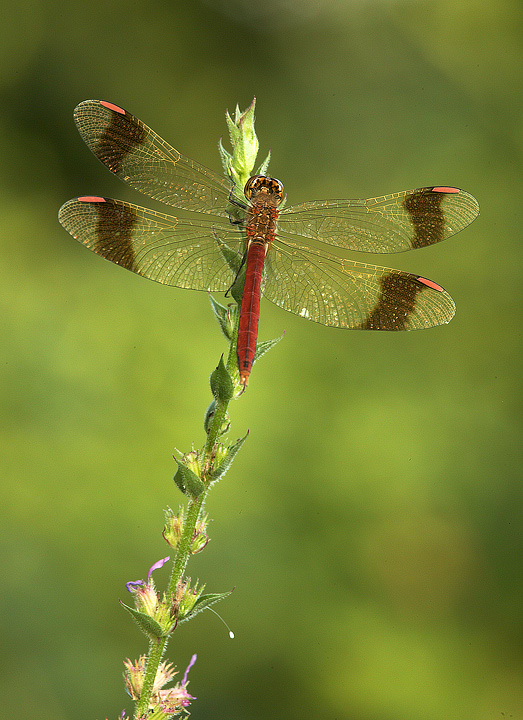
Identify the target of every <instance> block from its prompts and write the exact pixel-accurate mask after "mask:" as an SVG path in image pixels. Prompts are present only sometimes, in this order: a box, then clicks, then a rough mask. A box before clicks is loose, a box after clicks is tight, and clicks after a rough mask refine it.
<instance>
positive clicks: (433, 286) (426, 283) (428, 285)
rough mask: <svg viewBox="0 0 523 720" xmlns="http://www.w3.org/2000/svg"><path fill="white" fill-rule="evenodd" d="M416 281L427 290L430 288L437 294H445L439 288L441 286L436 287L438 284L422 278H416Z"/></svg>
mask: <svg viewBox="0 0 523 720" xmlns="http://www.w3.org/2000/svg"><path fill="white" fill-rule="evenodd" d="M418 281H419V282H420V283H423V284H424V285H426V286H427V287H429V288H432V289H433V290H437V291H438V292H445V290H444V289H443V288H442V287H441V285H438V283H435V282H433V281H432V280H428V279H427V278H424V277H418Z"/></svg>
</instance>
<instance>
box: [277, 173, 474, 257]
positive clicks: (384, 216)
mask: <svg viewBox="0 0 523 720" xmlns="http://www.w3.org/2000/svg"><path fill="white" fill-rule="evenodd" d="M478 215H479V205H478V202H477V200H476V199H475V198H474V197H472V195H469V194H468V193H466V192H465V191H464V190H459V189H458V188H451V187H426V188H418V189H417V190H408V191H406V192H399V193H394V194H392V195H385V196H383V197H378V198H371V199H369V200H324V201H319V202H307V203H303V204H301V205H293V206H291V207H288V208H285V209H284V210H282V211H281V213H280V219H279V226H280V227H281V229H282V230H285V231H287V232H292V233H294V234H296V235H302V236H304V237H310V238H315V239H316V240H320V241H321V242H324V243H326V244H328V245H335V246H336V247H340V248H345V249H347V250H360V251H363V252H374V253H389V252H401V251H404V250H411V249H412V248H418V247H425V246H426V245H433V244H434V243H437V242H440V241H441V240H445V239H446V238H448V237H450V236H451V235H455V234H456V233H457V232H459V231H460V230H463V228H465V227H467V225H470V223H471V222H472V221H473V220H474V219H475V218H476V217H477V216H478Z"/></svg>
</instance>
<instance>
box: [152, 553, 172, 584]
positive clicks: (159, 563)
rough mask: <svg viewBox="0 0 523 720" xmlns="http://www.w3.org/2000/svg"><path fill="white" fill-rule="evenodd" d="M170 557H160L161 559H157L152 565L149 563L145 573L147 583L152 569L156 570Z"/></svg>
mask: <svg viewBox="0 0 523 720" xmlns="http://www.w3.org/2000/svg"><path fill="white" fill-rule="evenodd" d="M170 559H171V558H170V557H169V556H167V557H165V558H162V559H161V560H158V562H155V563H154V565H151V567H150V568H149V572H148V573H147V584H149V580H150V579H151V575H152V574H153V571H154V570H158V569H159V568H161V567H162V566H163V565H165V563H166V562H169V560H170Z"/></svg>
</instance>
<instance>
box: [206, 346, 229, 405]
mask: <svg viewBox="0 0 523 720" xmlns="http://www.w3.org/2000/svg"><path fill="white" fill-rule="evenodd" d="M210 382H211V392H212V394H213V395H214V398H215V399H216V401H217V402H229V400H230V399H231V398H232V396H233V394H234V385H233V382H232V378H231V376H230V375H229V373H228V372H227V368H226V367H225V365H224V362H223V355H222V357H221V358H220V362H219V363H218V366H217V368H216V370H214V371H213V372H212V374H211V380H210Z"/></svg>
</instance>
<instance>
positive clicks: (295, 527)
mask: <svg viewBox="0 0 523 720" xmlns="http://www.w3.org/2000/svg"><path fill="white" fill-rule="evenodd" d="M3 15H4V16H3V19H2V27H1V30H0V37H1V44H0V70H1V72H0V92H1V108H0V113H1V114H0V150H1V154H0V157H1V164H0V184H1V188H2V198H3V201H2V203H1V206H0V218H1V219H0V222H1V241H0V253H1V256H0V273H1V291H0V292H1V311H0V323H1V337H2V346H3V348H2V356H3V357H2V363H1V367H2V373H1V380H2V440H1V450H0V452H1V459H2V463H1V466H2V475H3V478H4V479H3V482H2V493H3V497H2V510H3V512H2V521H1V525H0V528H1V530H0V532H1V539H2V546H3V551H2V560H3V564H4V569H3V572H2V577H3V583H2V585H3V587H2V592H1V596H2V612H1V617H2V635H3V638H2V641H1V642H2V653H1V655H2V665H3V667H2V670H1V674H0V683H1V685H2V698H3V701H2V705H3V713H2V714H3V715H4V717H6V718H7V717H13V716H15V717H20V718H29V717H35V718H36V717H37V718H39V720H51V719H52V720H73V718H74V720H82V719H84V718H85V719H86V720H87V719H93V718H98V719H99V720H101V719H102V718H105V717H109V718H115V717H116V716H117V715H118V713H119V712H120V711H121V709H122V708H123V707H127V708H128V709H129V710H130V709H131V708H132V703H131V701H130V699H129V698H127V696H126V695H125V694H124V691H123V687H122V682H121V672H122V667H123V666H122V660H123V659H124V658H125V657H126V656H129V657H131V658H135V657H137V656H138V655H139V654H140V652H142V651H143V650H144V648H145V642H144V639H143V638H142V636H141V635H140V633H139V631H138V629H137V628H136V626H135V625H133V624H132V622H131V621H130V619H129V618H128V616H127V615H126V614H125V613H124V612H123V611H122V609H121V608H120V607H119V605H118V602H117V599H118V597H122V598H123V599H124V600H125V599H126V592H125V585H124V583H125V582H126V581H127V580H135V579H137V578H140V577H144V575H145V573H146V572H147V569H148V567H149V566H150V565H151V564H152V563H153V562H154V561H155V560H157V559H158V558H160V557H162V556H163V555H165V554H167V553H166V546H165V544H164V542H163V540H162V538H161V534H160V533H161V529H162V524H163V508H164V507H166V506H167V505H171V506H173V507H177V505H178V502H179V498H180V496H179V494H178V493H177V491H176V489H175V486H174V484H173V483H172V480H171V478H172V475H173V472H174V463H173V460H172V453H173V452H174V448H175V447H177V448H179V449H181V450H184V451H187V450H189V449H190V447H191V443H193V442H194V443H195V445H196V446H197V447H199V446H201V445H202V444H203V430H202V418H203V413H204V410H205V408H206V407H207V404H208V403H209V400H210V393H209V389H208V376H209V374H210V372H211V371H212V369H213V367H214V366H215V365H216V363H217V361H218V359H219V356H220V354H221V353H222V352H223V351H224V349H225V344H224V342H223V339H222V338H221V335H220V333H219V330H218V328H217V326H216V324H215V322H214V320H213V317H212V314H211V311H210V307H209V303H208V300H207V298H206V296H205V294H204V293H194V292H189V291H183V290H176V289H172V288H165V287H162V286H160V285H157V284H155V283H152V282H147V281H145V280H143V279H142V278H140V277H138V276H135V275H133V274H131V273H127V272H124V271H122V270H120V269H118V268H116V267H115V266H114V265H112V264H110V263H107V262H104V261H102V260H101V259H100V258H98V257H96V256H95V255H94V254H92V253H89V252H87V251H86V250H85V249H84V248H83V247H81V246H80V245H79V244H77V243H75V242H74V240H72V238H71V237H70V236H69V235H67V234H66V233H65V231H64V230H63V229H62V228H61V227H60V226H59V225H58V223H57V220H56V213H57V211H58V208H59V206H60V205H61V204H62V203H63V202H64V201H65V200H67V199H68V198H70V197H73V196H75V195H79V194H103V195H109V196H115V197H119V198H123V199H128V200H132V201H134V202H136V201H138V202H139V203H140V202H145V201H143V199H142V198H140V197H139V196H138V194H137V193H133V192H132V191H131V190H129V189H128V188H126V187H124V185H123V183H120V182H119V181H118V180H117V179H116V178H114V177H111V176H110V173H108V172H107V171H106V170H105V169H104V168H103V167H102V166H101V165H100V164H99V163H98V162H97V161H96V160H95V158H94V157H93V156H92V154H91V153H90V152H89V151H88V150H87V148H86V147H85V146H84V145H83V143H82V141H81V140H80V138H79V136H78V134H77V132H76V130H75V127H74V125H73V121H72V110H73V108H74V106H75V105H76V104H77V103H78V102H79V101H81V100H84V99H87V98H102V99H106V100H109V101H111V102H114V103H118V104H120V105H122V106H123V107H125V108H127V109H128V110H130V111H131V112H132V113H134V114H136V115H137V116H138V117H140V118H141V119H142V120H144V122H146V123H147V124H148V125H150V126H151V127H153V128H154V129H155V130H156V131H157V132H158V133H160V134H161V135H162V136H163V137H165V138H166V139H167V140H168V141H169V142H172V143H173V145H174V146H175V147H176V148H178V149H180V150H181V151H182V152H183V153H185V154H187V155H188V156H189V157H193V158H194V159H196V160H198V161H199V162H201V163H203V164H205V165H207V166H209V167H212V168H214V169H215V170H217V171H220V162H219V157H218V153H217V142H218V139H219V137H220V136H221V135H226V127H225V123H224V112H225V109H226V108H229V109H231V110H232V109H233V108H234V105H235V104H236V102H239V103H240V106H241V107H242V108H244V107H246V106H247V105H248V104H249V102H250V101H251V100H252V97H253V96H254V95H256V98H257V131H258V136H259V139H260V143H261V149H260V153H261V154H260V157H264V156H265V154H266V152H267V150H268V149H269V147H270V148H271V150H272V158H273V159H272V162H271V166H270V170H271V172H272V173H273V174H274V175H275V176H276V177H279V178H281V179H282V181H283V182H284V183H285V187H286V191H287V193H288V200H289V202H290V203H295V202H302V201H305V200H310V199H321V198H329V197H367V196H376V195H382V194H386V193H389V192H394V191H398V190H404V189H408V188H414V187H419V186H423V185H431V184H438V185H439V184H442V185H445V184H449V185H456V186H458V187H462V188H464V189H466V190H468V191H470V192H471V193H472V194H473V195H475V196H476V197H477V198H478V200H479V202H480V204H481V209H482V214H481V216H480V218H479V219H478V220H477V221H476V222H475V223H474V224H473V225H472V226H471V227H470V228H468V229H467V230H465V231H464V232H463V233H462V234H461V235H459V236H457V237H455V238H452V239H451V240H449V241H447V242H446V243H444V244H443V245H439V246H436V247H432V248H427V249H425V250H423V251H419V252H416V253H408V254H405V255H398V256H394V257H391V258H384V257H383V256H382V257H380V258H378V264H390V265H391V266H392V267H397V268H400V269H404V270H409V271H413V272H419V273H420V274H423V275H425V276H427V277H429V278H432V279H434V280H435V281H437V282H439V283H441V284H442V285H444V286H445V287H446V288H447V289H448V290H449V291H450V292H451V293H452V295H453V297H454V299H455V301H456V304H457V308H458V310H457V315H456V317H455V319H454V320H453V321H452V323H451V324H450V325H448V326H444V327H440V328H435V329H432V330H427V331H425V332H417V333H405V334H403V333H393V334H387V333H383V334H380V333H357V332H354V333H350V332H342V331H338V330H333V329H327V328H324V327H321V326H317V325H314V324H313V323H306V322H304V321H303V320H301V319H300V318H297V317H294V316H291V315H289V314H287V313H285V312H283V311H282V310H280V309H278V308H276V307H274V306H272V305H271V304H270V303H264V304H263V307H262V319H261V327H260V335H261V338H265V339H267V338H271V337H274V336H276V335H279V334H281V333H282V332H283V331H285V338H284V340H283V342H281V343H280V344H279V345H278V347H277V348H276V349H275V350H273V351H272V352H271V353H270V354H269V355H267V356H266V357H265V358H264V359H263V360H262V361H261V362H260V363H259V364H258V365H257V366H256V368H255V371H254V373H253V375H252V378H251V383H250V386H249V390H248V392H247V393H246V394H245V395H244V396H243V397H242V398H241V401H239V402H235V403H233V405H232V407H231V415H232V423H233V425H232V432H231V439H235V438H237V437H239V436H240V435H243V434H244V433H245V431H246V430H247V429H249V430H250V435H249V438H248V441H247V443H246V445H245V447H244V449H243V450H242V452H241V453H240V455H239V457H238V459H237V461H236V463H235V465H234V466H233V468H232V470H231V471H230V473H229V474H228V475H227V476H226V478H225V479H224V480H223V481H222V482H221V483H220V484H219V485H218V486H217V487H216V488H215V489H214V490H213V491H212V493H211V495H210V497H209V501H208V511H209V513H210V515H211V517H212V518H213V520H214V522H213V524H212V526H211V535H212V542H211V544H210V545H209V546H208V548H207V549H206V551H205V552H204V553H203V554H201V555H199V556H197V557H195V558H194V559H193V561H192V563H191V565H190V567H189V573H190V574H191V576H192V577H193V579H194V578H196V577H198V578H200V580H201V581H203V582H205V583H207V588H208V590H209V591H224V590H227V589H230V588H232V587H235V591H234V593H233V595H232V597H231V598H230V599H228V600H227V601H226V602H224V603H222V604H221V605H220V606H219V608H218V609H219V611H220V613H221V614H223V616H224V617H225V619H226V620H227V622H228V623H229V625H231V626H232V628H233V630H234V632H235V634H236V639H235V640H233V641H231V640H229V638H228V635H227V631H226V630H225V628H224V626H223V625H222V624H221V622H220V621H219V620H218V619H217V618H216V617H215V616H213V615H212V614H211V613H204V614H202V615H199V616H198V617H197V618H196V619H195V621H194V622H191V623H188V624H186V625H183V626H182V627H181V628H180V630H179V632H177V633H176V634H175V638H174V640H173V642H172V644H171V646H170V649H169V658H170V659H171V660H173V661H174V662H175V663H176V664H178V666H179V667H180V668H182V669H183V668H184V667H185V665H186V664H187V662H188V660H189V658H190V656H191V655H192V653H193V652H197V653H198V662H197V664H196V666H195V667H194V668H193V670H192V671H191V685H190V691H191V692H192V694H193V695H196V696H197V697H198V700H197V702H196V703H195V704H193V706H192V708H191V710H192V717H193V718H202V719H205V720H210V719H211V718H212V719H215V718H230V719H231V720H232V719H236V718H238V719H240V718H241V719H242V720H258V719H261V718H266V717H272V718H282V719H283V718H286V719H292V720H294V719H296V720H297V719H301V718H309V717H311V718H312V717H322V718H331V719H332V720H334V719H336V720H420V719H423V720H433V719H434V720H441V719H443V718H444V719H445V720H449V719H450V720H453V719H454V718H456V719H460V720H461V719H462V718H465V719H466V720H484V719H485V720H486V719H487V718H500V717H513V718H522V717H523V710H522V707H523V600H522V598H523V573H522V567H523V552H522V541H523V519H522V511H523V493H522V482H521V480H522V478H521V414H520V412H521V371H520V365H519V349H520V345H521V332H522V331H521V328H522V317H521V313H520V308H521V293H520V290H521V277H522V271H523V267H522V265H523V263H522V261H521V257H522V255H521V217H522V211H521V194H522V193H521V190H522V183H521V178H522V162H521V160H522V149H523V104H522V99H521V87H522V81H523V8H522V5H521V3H520V2H519V1H516V0H497V1H496V2H495V3H486V2H485V0H463V1H459V0H458V1H456V0H441V1H440V2H438V3H433V2H421V1H419V0H418V1H415V0H412V1H410V2H407V1H397V2H393V1H386V0H381V1H380V0H377V1H375V2H370V1H369V2H366V1H365V0H361V1H360V2H347V1H346V0H345V1H344V0H330V1H329V0H327V1H325V2H321V3H320V2H315V1H314V0H292V1H290V0H288V1H286V0H265V1H264V2H259V3H258V2H253V1H252V0H206V1H203V0H202V1H197V2H190V1H189V2H188V1H187V0H185V1H184V2H182V1H181V0H170V1H169V2H161V1H160V0H148V1H147V2H124V1H123V0H112V2H111V3H107V2H106V0H104V1H102V0H89V2H87V3H80V2H74V1H73V2H68V3H63V2H53V0H35V1H34V2H31V3H28V2H23V1H22V2H17V3H14V2H5V3H4V9H3ZM153 205H154V203H153ZM166 577H167V570H166V569H164V570H160V571H158V572H157V573H156V579H157V582H158V584H159V585H160V586H161V585H162V581H163V579H164V578H166Z"/></svg>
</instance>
